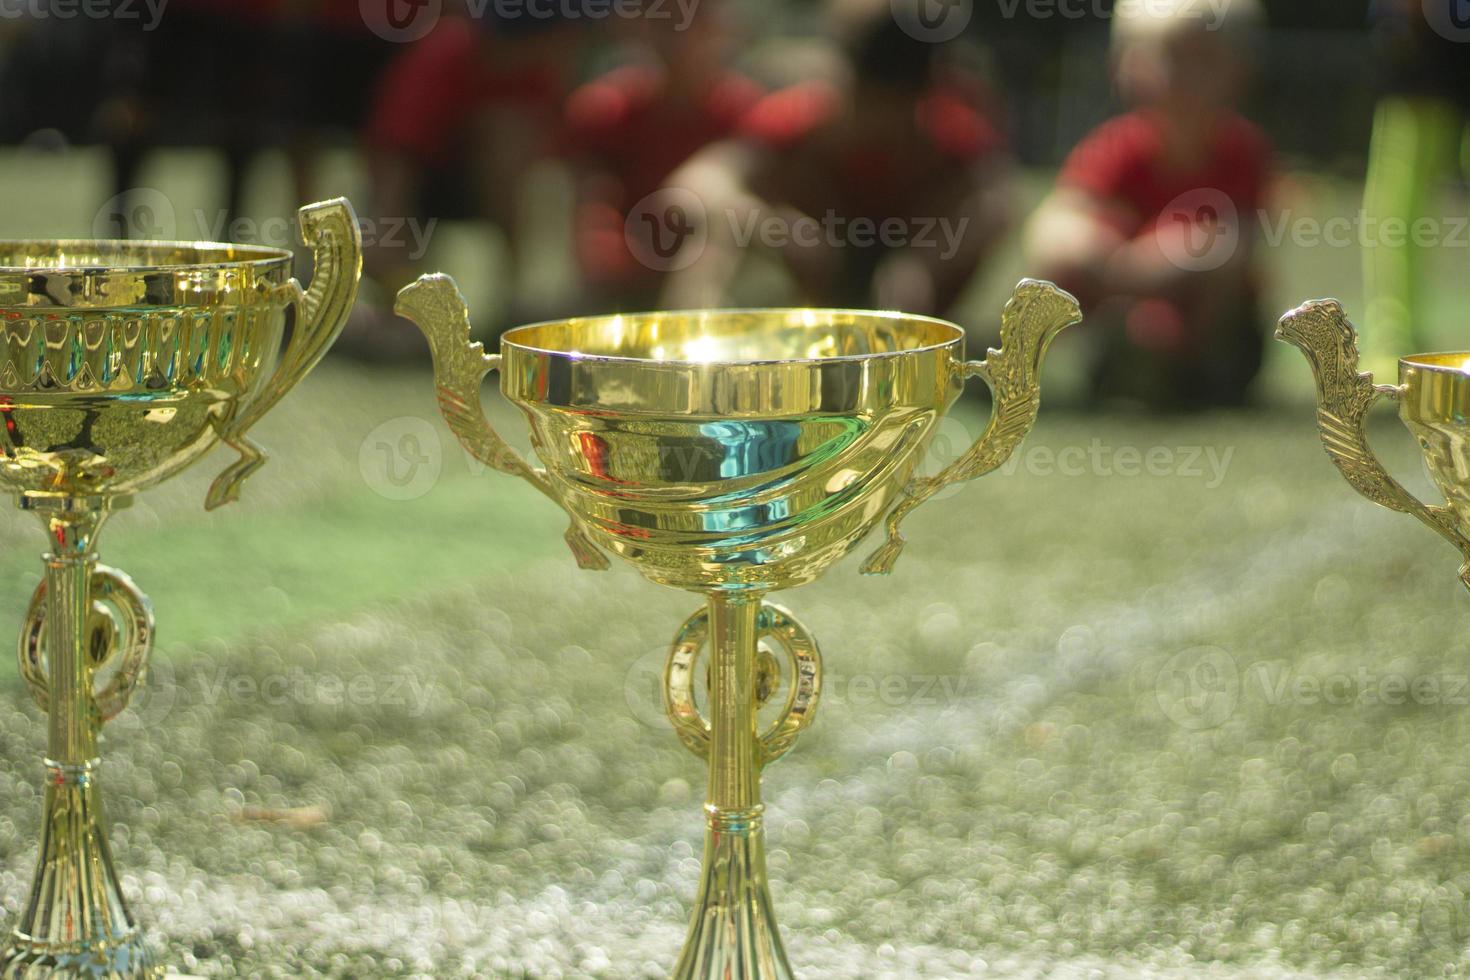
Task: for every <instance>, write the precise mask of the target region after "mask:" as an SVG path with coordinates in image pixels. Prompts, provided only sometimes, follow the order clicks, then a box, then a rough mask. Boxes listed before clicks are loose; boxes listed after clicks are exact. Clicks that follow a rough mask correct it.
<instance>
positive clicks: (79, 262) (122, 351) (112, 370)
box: [0, 200, 361, 980]
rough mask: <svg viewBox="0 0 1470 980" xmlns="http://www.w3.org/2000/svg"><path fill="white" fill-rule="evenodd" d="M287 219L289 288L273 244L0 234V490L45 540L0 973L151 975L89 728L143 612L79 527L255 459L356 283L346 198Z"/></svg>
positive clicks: (124, 979)
mask: <svg viewBox="0 0 1470 980" xmlns="http://www.w3.org/2000/svg"><path fill="white" fill-rule="evenodd" d="M300 219H301V229H302V234H303V237H304V238H305V240H306V241H307V243H308V244H310V245H311V247H312V249H313V252H314V255H315V260H316V268H315V272H314V275H313V279H312V284H311V288H310V289H309V290H306V291H303V290H302V289H301V287H300V286H299V285H298V284H297V283H296V281H295V280H294V279H292V278H291V262H292V255H291V253H290V252H288V251H285V250H282V249H270V248H247V247H239V246H232V245H215V244H197V243H196V244H184V243H163V242H106V241H94V242H86V241H76V242H69V241H27V242H0V328H3V340H0V343H3V347H0V423H3V424H0V448H3V450H4V453H3V457H0V486H3V488H4V489H7V490H10V491H13V492H15V493H16V494H17V495H18V497H19V501H20V507H21V509H22V510H25V511H28V512H30V513H33V514H35V515H36V516H37V517H38V518H39V519H40V521H41V523H42V525H43V527H44V528H45V531H46V535H47V538H48V540H49V541H50V548H51V551H50V552H49V553H48V554H47V555H46V556H45V560H46V576H45V578H44V580H43V581H42V582H41V584H40V585H39V586H38V587H37V589H36V592H35V595H34V596H33V597H32V600H31V604H30V609H29V611H28V613H27V615H26V621H25V624H24V626H23V628H22V630H21V637H20V647H19V657H20V671H21V676H22V678H23V679H24V680H25V682H26V685H27V686H28V687H29V689H30V692H31V695H32V696H33V697H34V698H35V700H36V702H37V703H38V704H39V705H40V706H41V707H42V709H43V710H44V711H45V712H46V715H47V719H48V726H49V734H48V745H47V752H46V760H45V762H46V770H47V780H46V797H45V810H44V818H43V821H42V839H41V849H40V858H39V861H38V864H37V869H36V877H35V881H34V884H33V885H32V888H31V894H30V897H29V899H28V900H27V902H26V904H25V905H24V906H23V908H22V911H21V914H20V917H19V920H18V922H17V923H16V925H15V929H14V931H13V933H12V935H11V937H10V942H9V944H8V946H6V947H5V949H4V950H3V951H0V980H41V978H53V977H55V978H83V977H85V978H88V980H137V978H150V980H151V978H156V977H161V976H163V975H164V974H163V968H162V967H161V966H159V965H157V963H156V962H155V960H154V958H153V954H152V952H151V951H150V950H149V948H148V944H147V943H146V941H145V940H144V937H143V935H142V933H141V931H140V930H139V928H138V926H137V925H136V923H135V922H134V920H133V917H132V915H131V913H130V912H129V910H128V907H127V904H126V902H125V901H124V899H123V895H122V891H121V889H120V888H119V885H118V878H117V873H116V872H115V870H114V869H113V864H112V855H111V852H110V849H109V847H108V843H107V832H106V826H107V824H106V820H105V818H104V814H103V811H102V803H101V800H100V798H99V795H98V788H97V775H98V771H99V767H100V765H101V763H100V760H99V758H98V751H97V741H98V734H99V732H100V729H101V726H102V724H103V723H104V722H106V721H108V720H110V719H112V718H113V717H115V716H116V715H118V714H119V713H120V712H122V711H123V710H124V709H125V708H126V707H127V705H128V702H129V700H130V699H131V697H132V695H133V693H134V692H135V691H136V689H137V688H138V686H139V685H141V684H142V683H143V680H144V678H145V676H146V674H147V669H148V654H149V651H150V649H151V647H152V640H153V611H152V608H151V606H150V605H149V602H148V599H147V598H146V597H145V596H144V595H143V593H142V592H140V591H139V590H138V587H137V586H135V585H134V584H133V582H132V580H131V579H130V578H128V577H127V576H126V575H124V574H122V573H121V572H118V571H116V570H114V569H111V568H107V567H106V566H103V565H99V564H98V563H97V554H96V536H97V533H98V531H99V530H101V527H102V524H103V522H104V521H105V520H106V519H107V517H108V515H109V514H110V513H111V512H112V511H114V510H118V509H120V508H123V507H125V506H127V505H128V504H129V503H131V494H133V493H134V492H136V491H138V490H141V489H143V488H145V487H149V486H152V485H153V484H155V483H158V482H159V481H161V480H164V479H167V478H168V477H170V476H172V475H173V474H174V473H177V472H178V471H179V470H181V469H183V468H184V467H185V466H187V465H189V464H190V463H192V462H194V461H195V460H196V459H198V458H199V457H200V456H202V455H204V454H205V453H206V452H208V451H209V449H210V448H212V447H213V446H214V445H215V444H216V443H217V442H223V443H225V444H226V445H228V446H230V447H231V448H233V449H234V450H236V452H237V453H238V454H239V458H238V459H237V460H236V461H235V462H233V463H231V464H230V465H229V466H228V467H227V468H226V469H225V471H224V472H223V473H221V474H220V475H219V477H218V478H216V479H215V481H214V483H213V485H212V486H211V487H210V490H209V493H208V496H207V498H206V500H205V506H206V507H209V508H213V507H217V506H219V505H220V504H223V503H228V502H229V501H231V500H234V499H235V498H236V496H237V495H238V494H239V491H240V485H241V483H242V482H243V481H244V480H245V478H246V477H247V476H249V475H250V473H252V472H253V471H254V470H255V469H256V468H257V467H259V466H260V465H261V463H263V462H264V460H265V457H264V455H263V453H262V452H261V450H260V448H259V447H257V446H256V445H255V444H254V443H253V442H251V441H250V439H249V437H248V435H247V433H248V431H249V429H250V427H251V426H252V425H254V424H255V422H257V421H258V420H259V419H260V418H261V416H263V415H264V414H265V413H266V412H267V411H268V410H269V409H270V408H271V406H273V405H274V404H275V403H276V402H277V401H279V400H280V398H281V397H282V396H283V395H284V394H285V393H286V392H287V391H289V390H290V389H291V387H292V386H293V385H294V384H296V382H298V381H300V380H301V378H302V377H303V376H305V374H306V372H307V371H309V370H310V369H311V368H312V366H313V365H314V364H315V363H316V362H317V361H318V360H319V359H320V358H321V356H322V354H324V353H325V352H326V350H327V348H328V347H329V346H330V345H331V343H332V340H333V339H334V338H335V337H336V336H337V334H338V333H339V332H340V331H341V329H342V325H343V324H344V323H345V322H346V319H347V312H348V310H349V309H350V308H351V306H352V300H353V297H354V296H355V295H356V292H357V279H358V273H359V269H360V265H361V260H360V253H361V244H360V241H359V235H358V229H357V218H356V216H355V215H354V214H353V213H352V208H351V207H350V206H349V205H348V204H347V202H346V201H342V200H338V201H329V202H325V203H322V204H316V205H312V206H310V207H307V208H303V209H302V210H301V213H300ZM293 311H294V312H293ZM293 317H294V319H293ZM288 321H290V322H292V323H293V326H292V330H291V338H290V341H289V342H288V343H287V344H286V345H285V348H284V350H283V349H282V346H281V343H282V339H283V337H284V336H285V332H286V326H287V323H288Z"/></svg>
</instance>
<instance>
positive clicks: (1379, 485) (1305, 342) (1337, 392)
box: [1276, 299, 1470, 588]
mask: <svg viewBox="0 0 1470 980" xmlns="http://www.w3.org/2000/svg"><path fill="white" fill-rule="evenodd" d="M1276 339H1277V340H1284V341H1286V342H1287V343H1289V344H1291V345H1292V346H1294V347H1296V348H1298V349H1300V350H1301V352H1302V353H1303V354H1305V355H1306V358H1307V363H1308V364H1310V365H1311V368H1312V376H1313V378H1314V379H1315V380H1316V383H1317V429H1318V432H1319V433H1320V434H1321V436H1322V446H1323V448H1324V449H1326V450H1327V455H1328V456H1329V457H1331V459H1332V462H1333V463H1334V464H1336V466H1337V469H1338V472H1340V473H1341V474H1342V475H1343V478H1344V479H1345V480H1347V482H1348V483H1349V484H1350V485H1351V486H1352V488H1353V489H1354V490H1356V491H1358V493H1360V494H1362V495H1363V496H1365V497H1367V498H1368V499H1369V500H1371V501H1373V502H1374V503H1375V504H1378V505H1379V506H1381V507H1387V508H1388V509H1389V510H1396V511H1399V512H1400V513H1403V514H1410V515H1412V516H1414V517H1416V518H1418V519H1419V520H1420V521H1421V522H1423V523H1424V524H1425V525H1427V526H1428V527H1430V528H1432V529H1433V530H1435V531H1437V532H1438V533H1439V534H1440V535H1441V536H1443V537H1444V538H1445V539H1446V540H1447V541H1449V542H1450V544H1452V545H1454V546H1455V547H1456V548H1458V549H1459V550H1460V554H1461V556H1462V557H1463V558H1464V559H1465V563H1464V564H1463V565H1461V566H1460V581H1461V582H1463V583H1464V584H1465V587H1466V588H1470V538H1467V537H1466V535H1465V533H1464V532H1463V531H1462V530H1460V526H1459V524H1458V522H1457V521H1456V520H1455V515H1454V512H1453V511H1452V510H1450V508H1448V507H1435V506H1432V505H1428V504H1425V503H1423V502H1421V501H1420V500H1419V499H1418V498H1417V497H1415V496H1414V495H1413V494H1411V493H1409V491H1408V490H1406V489H1404V487H1403V485H1402V484H1400V483H1399V482H1398V481H1397V480H1395V479H1394V478H1393V477H1392V476H1390V475H1389V472H1388V470H1386V469H1384V467H1383V464H1382V463H1380V462H1379V461H1378V457H1376V456H1375V455H1374V454H1373V450H1372V449H1371V448H1369V446H1368V432H1367V420H1368V413H1369V411H1370V410H1371V409H1372V408H1373V405H1374V404H1375V403H1376V402H1377V401H1378V399H1379V398H1380V397H1387V398H1391V399H1394V400H1395V401H1396V400H1398V398H1399V397H1400V396H1401V395H1402V394H1403V391H1402V389H1401V388H1399V387H1397V386H1395V385H1379V384H1374V383H1373V375H1372V374H1369V373H1367V372H1360V371H1359V370H1358V339H1357V333H1356V331H1354V329H1353V325H1352V323H1351V322H1350V321H1349V320H1348V318H1347V314H1346V313H1345V312H1344V311H1343V308H1342V304H1341V303H1339V302H1337V301H1336V300H1330V299H1329V300H1317V301H1315V302H1311V303H1307V304H1305V305H1303V306H1300V307H1298V308H1297V309H1295V310H1293V311H1291V312H1290V313H1288V314H1286V315H1285V316H1284V317H1282V318H1281V321H1280V323H1279V324H1278V325H1277V327H1276Z"/></svg>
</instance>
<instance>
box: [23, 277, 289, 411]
mask: <svg viewBox="0 0 1470 980" xmlns="http://www.w3.org/2000/svg"><path fill="white" fill-rule="evenodd" d="M258 296H259V299H258V301H247V302H242V303H238V304H232V305H229V306H217V307H213V308H203V309H200V308H190V307H171V308H163V309H130V310H118V311H96V312H92V311H87V312H80V311H75V312H60V313H47V314H45V315H39V316H38V315H24V314H23V313H22V311H16V310H6V309H0V320H3V327H4V333H3V345H4V346H3V350H0V395H3V396H8V397H10V398H12V399H14V398H15V397H16V396H17V395H23V394H29V393H35V394H50V393H73V394H98V395H108V394H126V393H131V392H135V391H143V392H155V393H157V392H163V391H166V390H179V389H190V388H212V389H218V390H219V392H220V393H221V394H222V395H223V394H238V393H241V392H243V391H244V390H247V389H248V388H249V385H250V383H251V381H252V380H253V379H254V376H255V372H256V371H257V370H258V368H259V366H260V355H261V350H262V341H263V340H266V339H270V338H266V337H264V336H263V335H264V334H272V335H273V336H274V338H275V339H278V338H279V333H280V331H279V330H270V329H269V327H268V325H267V324H266V322H265V318H266V317H269V316H272V315H279V314H280V312H281V310H282V308H283V304H282V303H281V302H279V301H278V300H276V299H275V298H274V296H273V295H272V293H271V292H270V291H268V290H265V289H261V290H260V292H259V293H258Z"/></svg>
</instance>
